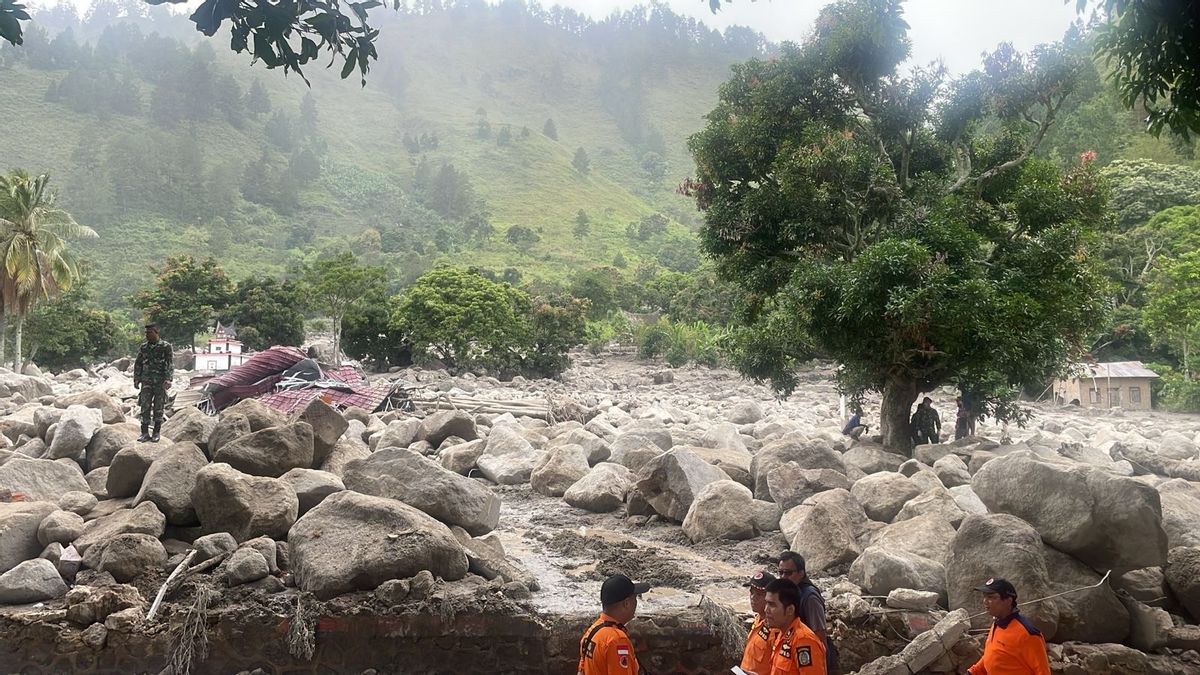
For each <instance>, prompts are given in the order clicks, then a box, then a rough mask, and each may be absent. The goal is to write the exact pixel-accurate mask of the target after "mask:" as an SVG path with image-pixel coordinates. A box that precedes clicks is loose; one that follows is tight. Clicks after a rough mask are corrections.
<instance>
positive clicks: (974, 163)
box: [685, 0, 1105, 449]
mask: <svg viewBox="0 0 1200 675" xmlns="http://www.w3.org/2000/svg"><path fill="white" fill-rule="evenodd" d="M1074 51H1076V50H1074V49H1071V48H1068V47H1064V46H1062V45H1056V46H1046V47H1041V48H1039V49H1038V50H1036V51H1035V52H1034V53H1033V54H1032V55H1030V56H1022V55H1020V54H1017V53H1016V52H1014V51H1013V50H1012V49H1011V48H1007V47H1003V48H1001V49H1000V50H998V51H997V52H996V53H994V54H992V55H990V56H988V57H987V59H986V61H985V68H984V70H983V71H982V72H973V73H971V74H969V75H967V76H965V77H963V78H960V79H959V80H957V81H955V82H952V83H947V82H946V80H945V77H944V74H943V73H942V72H941V70H940V69H939V68H936V67H935V68H928V69H920V68H918V69H915V70H913V71H912V74H911V75H908V76H902V75H900V74H899V73H898V72H897V65H898V64H900V63H901V62H903V61H904V60H905V59H907V57H908V53H909V41H908V37H907V25H906V24H905V22H904V20H903V18H902V16H901V6H900V2H898V1H896V0H855V1H850V0H843V1H842V2H837V3H834V4H831V5H829V6H827V7H826V8H825V9H824V10H823V11H822V12H821V14H820V17H819V18H818V20H817V24H816V30H815V34H814V37H813V38H812V40H811V41H810V42H809V43H807V44H806V45H804V46H803V47H788V48H785V50H784V51H783V53H782V54H781V55H780V57H779V58H778V59H775V60H772V61H751V62H748V63H746V64H743V65H740V66H737V67H735V68H734V74H733V77H732V79H731V80H730V81H729V82H727V83H726V84H725V85H724V86H723V87H722V88H721V92H720V102H719V104H718V106H717V107H716V109H715V110H713V111H712V112H711V113H710V114H709V115H708V125H707V127H706V128H705V129H704V130H703V131H701V132H700V133H698V134H696V135H695V136H694V137H693V138H692V139H691V141H690V147H691V150H692V152H693V154H694V156H695V159H696V165H697V170H698V176H697V178H696V179H695V180H692V181H689V182H688V183H687V184H686V185H685V187H686V188H687V189H688V190H689V191H690V192H691V193H692V194H693V195H694V196H695V197H696V199H697V202H698V204H699V206H700V207H701V208H702V209H703V210H704V212H705V221H706V224H705V227H704V230H703V233H702V234H703V240H704V245H705V248H706V249H707V251H708V252H709V253H710V254H711V255H712V256H713V257H714V258H715V259H716V260H717V261H718V264H719V269H720V271H721V273H722V275H723V276H724V277H725V278H727V279H730V280H733V281H736V282H737V283H738V284H740V285H741V286H742V288H743V289H744V291H746V293H747V294H748V298H749V302H748V305H747V309H746V311H745V312H744V314H743V316H742V317H741V319H742V321H741V323H742V325H741V328H740V329H739V330H738V331H736V332H735V343H736V347H735V349H734V355H735V361H736V363H737V365H738V366H739V368H740V369H741V370H742V371H743V372H744V373H745V374H747V375H749V376H752V377H754V378H757V379H769V380H771V382H772V383H773V384H774V386H775V387H776V388H778V389H779V390H781V391H784V392H787V391H790V390H791V389H792V388H793V387H794V386H795V384H796V379H795V376H794V374H793V368H792V367H793V366H794V365H795V364H796V363H797V362H799V361H800V360H802V359H806V358H809V357H811V356H813V355H818V354H820V355H826V356H831V357H833V358H836V359H837V360H838V361H839V362H841V364H842V367H841V369H840V371H839V384H840V387H841V388H842V389H843V391H846V392H848V393H850V394H852V395H854V396H856V397H861V396H862V395H863V394H864V393H865V392H868V391H879V392H881V393H882V396H883V404H882V409H881V413H880V418H881V425H880V426H881V429H882V433H883V438H884V442H885V444H887V445H888V446H890V447H893V448H898V449H899V448H907V447H908V446H909V445H910V443H911V441H910V440H909V439H910V434H909V424H908V420H909V412H910V410H911V405H912V403H913V402H914V400H915V399H916V397H917V395H918V393H919V392H922V391H929V390H931V389H933V388H934V387H937V386H939V385H943V384H958V385H959V386H961V387H963V388H964V389H967V390H969V391H971V392H972V393H973V394H975V396H976V399H977V401H978V403H977V405H976V408H977V412H980V413H983V412H987V413H990V414H993V415H996V416H998V417H1003V418H1009V417H1013V416H1014V415H1016V414H1017V413H1018V411H1017V410H1016V409H1014V408H1013V407H1012V405H1011V401H1012V400H1013V398H1014V396H1015V394H1016V393H1017V391H1018V390H1019V389H1020V388H1021V387H1022V386H1024V385H1029V384H1033V383H1035V382H1041V381H1043V380H1044V379H1046V378H1049V377H1051V376H1053V375H1054V374H1056V373H1057V372H1059V371H1060V369H1061V368H1062V366H1063V365H1064V363H1065V362H1066V361H1067V359H1068V358H1069V357H1071V356H1073V355H1075V353H1076V352H1078V351H1081V349H1082V345H1083V341H1084V339H1085V337H1086V336H1087V335H1088V334H1089V332H1090V331H1091V330H1092V329H1093V327H1094V326H1096V324H1097V323H1098V321H1099V320H1100V319H1101V318H1102V316H1103V313H1104V309H1105V303H1104V301H1103V297H1104V293H1103V277H1102V275H1101V274H1100V273H1098V271H1097V270H1096V269H1095V268H1094V266H1093V263H1092V262H1090V258H1089V253H1090V251H1091V249H1090V246H1091V245H1092V240H1093V234H1094V233H1095V231H1096V229H1097V227H1098V226H1099V225H1100V224H1101V221H1102V220H1103V214H1104V201H1105V200H1104V194H1103V191H1102V190H1101V189H1100V188H1099V187H1098V184H1097V183H1098V179H1097V174H1096V171H1095V170H1094V167H1093V166H1092V164H1091V162H1090V161H1088V160H1089V159H1090V157H1089V158H1084V159H1083V160H1082V161H1081V162H1080V164H1079V165H1078V166H1076V167H1075V168H1073V169H1072V170H1071V171H1070V172H1069V173H1067V174H1066V175H1063V174H1061V173H1060V172H1059V170H1058V169H1057V168H1056V167H1055V166H1054V165H1052V164H1050V163H1048V162H1044V161H1038V160H1034V159H1031V157H1032V156H1033V153H1034V151H1035V150H1036V148H1037V146H1038V144H1039V142H1040V141H1041V140H1042V139H1043V138H1044V136H1045V135H1046V132H1047V130H1048V129H1049V128H1050V126H1051V125H1052V124H1053V123H1054V121H1055V119H1056V118H1057V116H1058V115H1059V114H1060V112H1061V111H1062V108H1063V105H1064V103H1065V101H1066V100H1067V99H1068V97H1069V95H1070V94H1071V91H1072V84H1073V81H1074V74H1075V72H1076V68H1077V65H1078V60H1077V58H1076V57H1075V56H1074V55H1073V53H1074Z"/></svg>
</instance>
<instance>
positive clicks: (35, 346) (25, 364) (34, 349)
mask: <svg viewBox="0 0 1200 675" xmlns="http://www.w3.org/2000/svg"><path fill="white" fill-rule="evenodd" d="M37 353H38V344H37V343H36V342H35V343H33V346H32V347H30V348H29V353H28V354H26V355H25V360H24V361H22V362H21V372H22V373H23V372H25V369H26V368H28V367H29V364H31V363H33V359H34V357H36V356H37Z"/></svg>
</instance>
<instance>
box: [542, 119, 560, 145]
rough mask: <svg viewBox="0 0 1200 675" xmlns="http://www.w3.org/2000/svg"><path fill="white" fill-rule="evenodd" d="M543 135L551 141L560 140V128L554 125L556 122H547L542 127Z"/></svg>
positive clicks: (549, 120)
mask: <svg viewBox="0 0 1200 675" xmlns="http://www.w3.org/2000/svg"><path fill="white" fill-rule="evenodd" d="M542 135H543V136H545V137H546V138H549V139H550V140H554V141H557V140H558V126H557V125H555V124H554V120H552V119H547V120H546V123H545V124H543V125H542Z"/></svg>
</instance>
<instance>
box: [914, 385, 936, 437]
mask: <svg viewBox="0 0 1200 675" xmlns="http://www.w3.org/2000/svg"><path fill="white" fill-rule="evenodd" d="M912 432H913V442H914V443H916V444H917V445H921V444H923V443H937V442H938V441H940V440H941V438H940V437H941V434H942V418H941V417H939V416H938V414H937V411H936V410H934V409H933V399H931V398H929V397H928V396H926V397H925V400H924V401H922V402H921V404H920V405H918V406H917V411H916V412H915V413H913V416H912Z"/></svg>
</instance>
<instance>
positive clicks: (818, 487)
mask: <svg viewBox="0 0 1200 675" xmlns="http://www.w3.org/2000/svg"><path fill="white" fill-rule="evenodd" d="M839 488H840V489H842V490H846V491H849V490H850V479H848V478H846V475H845V474H843V473H839V472H837V471H834V470H832V469H805V468H803V467H801V466H800V465H799V464H797V463H796V462H787V463H785V464H780V465H779V466H777V467H775V468H774V469H771V470H770V471H769V472H768V473H767V489H768V490H769V491H770V493H771V501H773V502H775V503H776V504H778V505H779V508H780V509H781V510H782V511H788V510H790V509H792V508H795V507H796V506H799V505H800V504H801V503H802V502H803V501H804V500H805V499H808V498H809V497H811V496H813V495H815V494H817V493H818V492H824V491H826V490H836V489H839Z"/></svg>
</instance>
